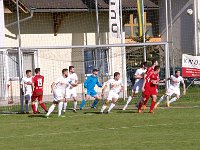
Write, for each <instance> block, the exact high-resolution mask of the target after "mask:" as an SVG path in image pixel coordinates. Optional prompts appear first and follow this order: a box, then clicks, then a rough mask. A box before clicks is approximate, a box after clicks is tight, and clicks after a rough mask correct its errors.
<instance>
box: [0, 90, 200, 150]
mask: <svg viewBox="0 0 200 150" xmlns="http://www.w3.org/2000/svg"><path fill="white" fill-rule="evenodd" d="M198 95H200V94H199V92H197V91H195V90H191V91H190V94H188V95H187V96H185V97H183V98H182V99H181V100H180V101H179V102H176V103H174V105H173V106H172V108H165V107H161V108H158V109H156V110H155V113H154V114H149V113H147V112H148V110H147V111H146V112H144V113H142V114H137V113H136V110H135V109H129V110H127V111H122V110H120V109H117V110H114V111H112V113H111V114H103V115H102V114H98V113H97V112H98V111H99V110H93V109H86V110H82V111H78V113H76V114H75V113H73V112H72V111H71V110H68V111H67V112H66V114H65V116H66V117H65V118H57V114H53V115H52V116H51V117H50V118H49V119H46V118H44V117H43V115H31V114H30V115H20V114H13V115H5V114H4V115H0V150H10V149H11V150H18V149H19V150H27V149H31V150H62V149H63V150H66V149H68V150H90V149H91V150H92V149H99V150H102V149H104V150H111V149H113V150H126V149H130V150H140V149H141V150H144V149H148V150H168V149H169V150H179V149H180V150H199V149H200V101H199V100H198ZM122 103H123V102H119V104H120V105H121V104H122ZM163 105H164V104H163ZM129 108H133V107H129Z"/></svg>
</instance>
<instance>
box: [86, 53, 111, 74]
mask: <svg viewBox="0 0 200 150" xmlns="http://www.w3.org/2000/svg"><path fill="white" fill-rule="evenodd" d="M84 63H85V74H91V73H92V70H93V69H94V68H97V69H99V72H100V73H102V74H105V73H108V49H86V50H85V51H84Z"/></svg>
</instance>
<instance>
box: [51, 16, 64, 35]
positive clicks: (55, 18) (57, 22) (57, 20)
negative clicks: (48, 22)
mask: <svg viewBox="0 0 200 150" xmlns="http://www.w3.org/2000/svg"><path fill="white" fill-rule="evenodd" d="M63 19H64V14H63V13H53V26H54V36H57V34H58V30H59V28H60V26H61V24H62V21H63Z"/></svg>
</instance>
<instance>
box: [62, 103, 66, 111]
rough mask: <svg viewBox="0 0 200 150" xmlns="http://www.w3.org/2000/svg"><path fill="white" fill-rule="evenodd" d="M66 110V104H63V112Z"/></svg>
mask: <svg viewBox="0 0 200 150" xmlns="http://www.w3.org/2000/svg"><path fill="white" fill-rule="evenodd" d="M66 109H67V102H64V104H63V111H64V112H65V111H66Z"/></svg>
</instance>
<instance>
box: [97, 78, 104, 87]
mask: <svg viewBox="0 0 200 150" xmlns="http://www.w3.org/2000/svg"><path fill="white" fill-rule="evenodd" d="M96 85H97V86H98V87H102V86H103V85H102V84H101V83H100V82H99V80H98V79H97V83H96Z"/></svg>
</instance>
